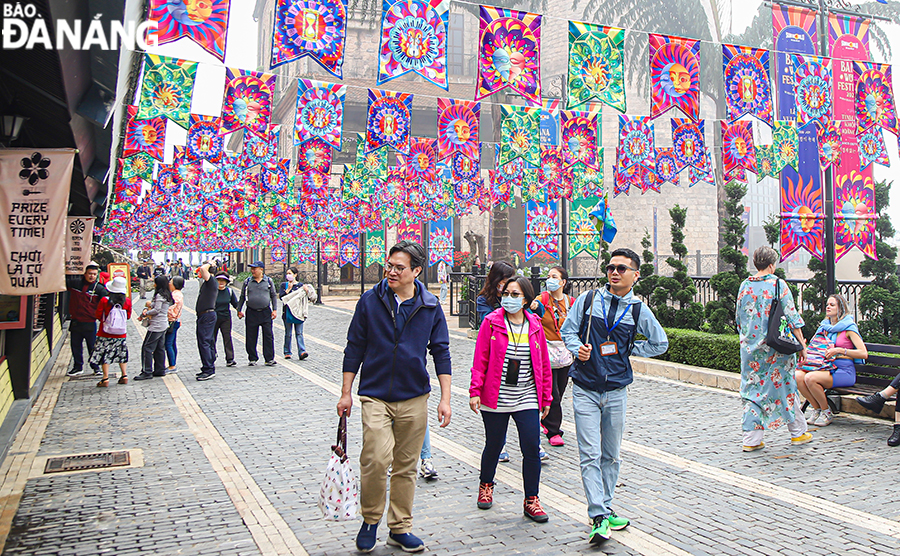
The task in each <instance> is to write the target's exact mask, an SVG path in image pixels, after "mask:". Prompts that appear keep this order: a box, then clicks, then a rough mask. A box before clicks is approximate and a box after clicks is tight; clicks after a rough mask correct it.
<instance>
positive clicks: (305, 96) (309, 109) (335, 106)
mask: <svg viewBox="0 0 900 556" xmlns="http://www.w3.org/2000/svg"><path fill="white" fill-rule="evenodd" d="M346 93H347V86H346V85H340V84H337V83H324V82H321V81H312V80H309V79H298V80H297V118H296V120H295V122H294V145H299V144H301V143H303V142H304V141H307V140H309V139H321V140H322V141H324V142H326V143H328V144H329V145H331V146H332V147H334V148H335V149H337V150H341V146H342V139H343V135H342V130H341V129H342V124H343V122H344V98H345V96H346Z"/></svg>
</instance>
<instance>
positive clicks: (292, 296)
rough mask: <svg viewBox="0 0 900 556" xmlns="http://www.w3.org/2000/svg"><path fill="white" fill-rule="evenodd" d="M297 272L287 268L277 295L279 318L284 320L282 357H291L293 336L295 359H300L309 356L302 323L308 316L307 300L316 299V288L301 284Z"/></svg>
mask: <svg viewBox="0 0 900 556" xmlns="http://www.w3.org/2000/svg"><path fill="white" fill-rule="evenodd" d="M299 274H300V273H299V271H298V270H297V268H296V267H291V268H289V269H288V271H287V272H286V273H285V276H284V278H285V281H284V282H283V283H282V284H281V291H280V292H279V295H278V296H279V297H280V298H281V302H282V303H283V307H282V314H281V318H282V319H283V320H284V358H285V359H290V358H291V344H292V343H293V340H292V339H291V337H292V336H293V337H295V338H296V339H297V359H299V360H301V361H302V360H304V359H306V358H307V357H309V353H307V352H306V344H305V342H304V341H303V323H304V321H306V317H307V316H309V302H310V301H313V302H315V300H316V290H315V289H314V288H313V287H312V286H311V285H309V284H301V283H300V281H299V280H297V277H298V275H299Z"/></svg>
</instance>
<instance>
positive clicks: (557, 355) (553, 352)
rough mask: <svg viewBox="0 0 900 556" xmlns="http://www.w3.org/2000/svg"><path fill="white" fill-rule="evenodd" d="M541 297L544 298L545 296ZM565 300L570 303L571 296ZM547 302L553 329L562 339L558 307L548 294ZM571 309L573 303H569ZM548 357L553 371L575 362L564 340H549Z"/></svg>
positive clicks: (545, 307) (546, 306)
mask: <svg viewBox="0 0 900 556" xmlns="http://www.w3.org/2000/svg"><path fill="white" fill-rule="evenodd" d="M544 293H547V292H544ZM541 297H543V295H542V296H541ZM565 299H566V302H569V301H570V300H569V296H566V297H565ZM541 301H544V299H541ZM546 301H547V302H546V303H545V304H544V309H545V310H547V311H550V320H552V321H553V327H554V328H555V329H556V333H557V334H559V337H560V338H562V333H561V332H560V331H559V322H558V321H557V318H556V307H555V305H554V303H553V298H552V297H551V296H550V294H547V299H546ZM569 307H570V308H571V303H569ZM547 355H548V356H549V358H550V368H551V369H563V368H565V367H568V366H570V365H571V364H572V363H574V362H575V356H574V355H572V352H571V351H569V348H567V347H566V343H565V342H564V341H562V340H547Z"/></svg>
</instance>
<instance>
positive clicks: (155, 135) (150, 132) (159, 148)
mask: <svg viewBox="0 0 900 556" xmlns="http://www.w3.org/2000/svg"><path fill="white" fill-rule="evenodd" d="M126 113H127V116H126V120H125V142H124V146H123V149H124V150H123V153H122V154H123V156H125V157H129V156H131V155H134V154H137V153H146V154H148V155H150V156H152V157H153V158H155V159H156V160H158V161H160V162H163V154H164V152H163V151H164V149H165V146H166V119H165V118H163V117H161V116H158V117H155V118H147V119H139V118H138V117H137V114H138V107H137V106H131V105H129V106H127V107H126Z"/></svg>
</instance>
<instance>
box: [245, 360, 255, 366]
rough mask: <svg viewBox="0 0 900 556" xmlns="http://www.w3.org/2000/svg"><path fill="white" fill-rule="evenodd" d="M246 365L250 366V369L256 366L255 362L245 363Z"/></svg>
mask: <svg viewBox="0 0 900 556" xmlns="http://www.w3.org/2000/svg"><path fill="white" fill-rule="evenodd" d="M247 365H249V366H251V367H255V366H256V361H251V362H249V363H247Z"/></svg>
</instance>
